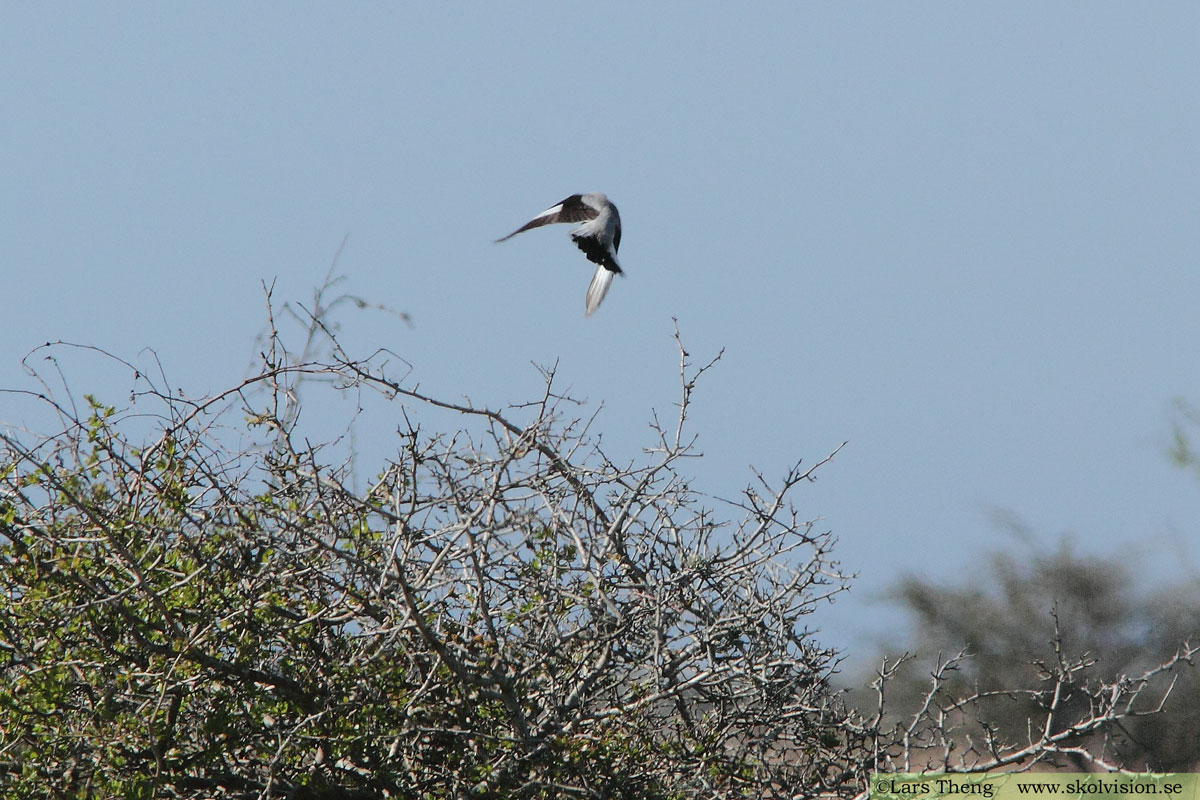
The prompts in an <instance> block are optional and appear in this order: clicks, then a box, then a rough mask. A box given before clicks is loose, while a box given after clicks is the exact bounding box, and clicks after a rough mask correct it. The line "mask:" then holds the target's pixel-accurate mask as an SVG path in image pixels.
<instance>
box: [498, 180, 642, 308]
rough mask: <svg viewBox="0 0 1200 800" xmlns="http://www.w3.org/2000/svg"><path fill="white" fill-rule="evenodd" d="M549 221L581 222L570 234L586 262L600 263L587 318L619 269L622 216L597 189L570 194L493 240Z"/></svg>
mask: <svg viewBox="0 0 1200 800" xmlns="http://www.w3.org/2000/svg"><path fill="white" fill-rule="evenodd" d="M552 222H582V223H583V224H582V225H580V226H579V227H578V228H576V229H575V230H573V231H571V234H570V235H571V238H572V239H573V240H574V241H575V244H576V245H578V246H579V249H580V250H582V251H583V254H584V255H586V256H587V257H588V261H591V262H593V263H595V264H599V266H598V267H596V274H595V275H593V276H592V283H591V285H589V286H588V290H587V316H589V317H590V316H591V315H592V312H593V311H595V310H596V308H597V307H598V306H599V305H600V301H601V300H603V299H604V295H605V294H606V293H607V292H608V285H609V284H610V283H612V279H613V275H616V274H617V273H619V272H620V271H621V267H620V266H618V265H617V249H618V248H619V247H620V246H621V215H620V214H618V213H617V207H616V206H614V205H613V204H612V203H611V202H609V199H608V198H607V197H605V196H604V195H603V194H601V193H600V192H592V193H591V194H573V195H571V196H570V197H568V198H567V199H566V200H563V201H562V202H561V203H559V204H558V205H556V206H554V207H553V208H548V209H546V210H545V211H543V212H542V213H540V214H538V215H537V216H536V217H534V218H533V219H531V220H529V222H526V223H525V224H524V225H522V226H521V227H520V228H517V229H516V230H515V231H513V232H512V233H510V234H509V235H508V236H505V237H504V239H497V240H496V241H497V242H503V241H504V240H505V239H511V238H512V237H514V236H516V235H517V234H518V233H521V232H523V231H527V230H529V229H530V228H540V227H541V226H542V225H549V224H550V223H552Z"/></svg>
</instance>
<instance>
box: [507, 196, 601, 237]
mask: <svg viewBox="0 0 1200 800" xmlns="http://www.w3.org/2000/svg"><path fill="white" fill-rule="evenodd" d="M599 213H600V212H599V211H597V210H596V209H594V208H592V207H591V206H589V205H588V204H586V203H584V202H583V195H578V194H573V195H571V196H570V197H568V198H566V199H565V200H563V201H562V202H561V203H559V204H558V205H556V206H553V207H551V208H547V209H546V210H545V211H543V212H542V213H540V214H538V215H537V216H536V217H534V218H533V219H531V220H529V222H526V223H525V224H524V225H522V226H521V227H519V228H517V229H516V230H515V231H513V232H512V233H510V234H509V235H508V236H505V237H503V238H500V239H497V240H496V241H497V242H503V241H504V240H505V239H511V238H512V237H514V236H516V235H517V234H518V233H524V232H525V231H527V230H529V229H530V228H540V227H541V226H543V225H550V224H553V223H555V222H586V221H587V220H589V219H595V218H596V217H597V216H598V215H599Z"/></svg>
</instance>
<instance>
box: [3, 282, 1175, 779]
mask: <svg viewBox="0 0 1200 800" xmlns="http://www.w3.org/2000/svg"><path fill="white" fill-rule="evenodd" d="M327 285H328V284H327ZM322 297H323V294H322V293H321V292H318V295H317V297H316V300H315V302H314V304H313V309H314V312H313V313H312V314H311V315H310V316H309V317H308V318H307V320H306V323H307V329H306V331H305V335H304V344H303V346H302V347H301V348H300V350H299V355H293V354H292V353H290V352H289V351H288V350H287V348H286V347H285V345H284V340H283V337H282V336H281V335H280V334H279V333H278V331H277V330H276V329H275V325H274V323H273V322H272V324H271V327H270V332H269V333H268V335H267V336H266V337H265V338H264V339H263V341H262V347H261V359H260V361H259V363H258V365H257V368H256V369H255V370H254V371H253V373H252V374H251V376H250V377H248V378H247V379H245V380H244V381H241V382H240V383H238V384H237V385H236V386H233V387H231V388H229V389H227V390H225V391H222V392H219V393H217V394H214V395H211V396H208V397H203V398H189V397H186V396H184V395H183V394H181V393H180V392H178V391H176V390H170V389H168V388H167V386H166V385H165V379H162V378H161V377H160V378H158V379H155V378H152V377H151V376H150V375H148V374H147V372H146V371H145V370H140V369H137V368H135V367H134V366H132V365H129V364H127V363H126V362H123V361H120V360H119V359H114V360H112V361H111V362H110V363H112V364H115V365H117V367H119V368H121V369H128V370H129V376H130V381H131V384H132V386H133V391H132V395H131V400H130V403H129V405H128V406H127V407H125V408H121V409H118V408H117V407H116V406H115V405H112V404H109V403H108V402H105V401H104V400H101V399H99V398H91V397H89V398H86V400H85V401H83V402H82V403H81V404H80V405H79V406H77V405H76V400H77V397H76V396H75V395H74V394H72V393H71V392H70V391H69V390H59V391H58V392H55V391H52V390H51V388H50V382H49V381H46V380H41V376H40V375H39V373H38V372H37V371H36V370H34V369H33V365H35V364H45V363H47V362H46V361H44V360H41V359H40V358H39V359H38V360H35V359H33V358H30V359H27V361H26V363H27V365H29V366H30V368H31V371H32V373H33V376H34V379H35V380H41V382H40V384H35V386H34V388H32V389H27V390H20V391H19V392H18V393H16V394H14V393H9V394H8V395H7V396H8V397H9V398H10V399H11V398H15V397H17V396H22V397H24V398H26V399H33V400H34V401H35V402H36V403H37V404H38V405H39V406H40V407H41V408H43V409H45V410H47V411H48V412H49V413H50V415H51V417H52V418H53V427H52V428H51V429H50V430H49V432H48V433H36V432H27V431H16V430H7V431H5V432H3V433H0V786H2V787H3V788H4V789H5V794H6V796H11V797H36V796H52V797H68V798H92V797H97V798H99V797H104V798H108V797H122V798H214V797H216V798H238V799H239V800H241V799H245V800H249V799H250V798H263V799H264V800H265V799H266V798H383V797H404V798H409V797H420V798H451V797H453V798H460V797H461V798H466V797H510V798H543V797H586V798H607V797H637V798H654V797H662V798H667V797H669V798H714V800H715V798H728V797H741V796H746V797H788V798H795V797H816V796H818V795H820V796H827V797H828V796H837V797H847V798H848V797H855V796H860V795H861V794H862V793H863V792H864V790H865V787H866V779H867V774H868V772H869V771H871V770H872V769H884V770H886V769H894V768H898V767H904V766H907V765H911V764H913V763H914V762H915V760H916V759H921V758H925V759H928V757H929V754H930V753H932V752H935V748H937V747H939V746H941V745H943V744H944V743H945V742H946V741H948V739H947V737H951V736H953V731H954V730H955V729H956V726H958V725H960V724H961V722H962V720H963V719H970V718H972V716H971V715H972V713H973V712H972V709H973V708H974V707H975V706H976V705H978V704H980V703H983V702H986V700H987V698H986V697H981V696H974V697H972V696H971V692H970V691H968V692H967V696H965V697H962V698H960V699H958V700H955V699H953V698H951V697H950V695H949V694H948V691H949V689H950V688H952V687H951V686H950V684H949V683H948V682H947V681H946V680H945V679H944V678H945V674H946V669H947V668H945V667H944V668H943V670H942V672H941V673H940V675H941V677H939V678H938V681H941V682H940V683H937V682H936V681H935V688H936V690H937V691H936V693H935V694H931V696H930V700H929V702H927V703H925V704H924V705H923V706H922V707H920V708H918V709H917V710H915V711H913V712H912V713H911V716H910V718H909V720H908V722H906V723H904V724H902V725H896V724H894V723H893V722H892V719H891V717H889V716H888V708H889V706H888V704H887V703H885V702H884V700H885V698H886V696H887V694H888V687H889V685H890V683H891V679H892V678H894V676H895V672H896V665H895V664H894V663H889V664H885V667H884V669H883V670H881V673H882V674H881V677H880V678H879V680H877V681H876V684H875V685H876V690H877V693H878V698H879V702H878V704H877V710H875V711H873V712H872V713H871V714H869V715H866V716H864V715H860V714H858V713H856V712H854V711H853V710H852V709H850V708H849V707H848V706H847V704H846V703H845V702H844V697H843V696H842V695H841V694H840V693H839V692H837V691H835V690H834V689H833V688H832V687H831V676H832V674H833V672H834V671H835V669H836V667H837V664H838V656H837V654H836V653H834V652H833V651H832V650H830V649H828V648H825V647H822V646H820V644H819V643H818V642H816V641H815V639H814V637H813V636H812V634H811V633H810V631H809V630H808V629H807V628H806V627H805V626H804V621H805V618H806V615H807V614H808V613H809V612H810V611H811V610H812V609H813V608H814V607H815V606H816V605H817V604H818V603H821V602H826V601H828V600H829V599H830V598H831V597H833V596H834V595H836V594H837V593H838V592H840V591H843V590H844V589H845V587H846V578H845V576H844V575H843V574H842V573H841V572H840V570H839V568H838V565H837V563H836V561H834V560H833V559H832V548H833V543H834V542H833V539H832V537H831V535H830V534H829V533H828V532H822V531H820V530H818V529H815V528H814V526H813V524H812V523H810V522H808V521H806V518H804V517H802V516H801V515H800V514H799V513H798V512H797V511H796V510H795V508H794V507H793V506H792V503H791V497H792V495H793V493H794V491H795V490H796V489H797V487H800V486H802V485H804V484H805V483H806V482H807V481H809V480H812V479H813V478H814V477H815V475H816V471H817V470H818V469H819V468H820V467H821V466H822V465H823V464H824V463H825V462H826V461H828V458H826V459H825V460H823V461H820V462H818V463H816V464H814V465H812V466H802V465H799V464H798V465H796V466H795V467H794V468H793V469H790V470H788V471H787V472H786V474H784V475H783V476H782V478H781V479H779V480H778V481H775V482H771V481H769V480H767V479H766V478H764V477H763V476H761V475H754V476H753V477H754V482H753V483H752V484H751V485H750V486H748V487H746V488H745V489H744V490H743V491H742V492H741V493H740V495H737V499H736V500H733V501H715V502H714V503H713V505H712V506H710V505H708V504H706V503H705V501H704V500H703V498H702V497H701V496H700V495H698V494H697V493H696V492H694V491H693V490H692V488H691V487H690V484H689V480H688V478H687V476H686V475H685V474H684V473H683V472H682V471H681V468H682V466H683V465H684V464H685V463H686V459H688V458H692V457H696V456H697V455H698V454H697V453H696V452H695V451H694V449H693V439H692V437H691V435H690V434H689V433H687V432H686V431H687V417H688V412H689V409H690V403H691V396H692V392H693V390H694V389H695V386H696V383H697V380H698V379H699V377H700V376H701V375H702V374H703V373H705V371H706V370H707V369H708V368H709V367H710V366H711V365H712V363H711V362H710V363H709V364H707V365H705V366H703V367H700V368H695V367H693V366H692V365H691V362H690V358H689V356H688V354H687V352H686V351H685V350H684V348H683V346H682V344H681V343H679V353H680V370H679V378H680V392H681V394H680V397H679V401H678V409H677V415H675V417H674V419H672V420H671V421H670V422H669V423H667V422H662V421H660V420H658V419H657V418H655V419H653V420H652V424H651V426H650V429H649V431H650V441H649V443H648V445H647V447H646V449H645V450H644V451H643V454H642V455H641V456H639V457H637V458H633V459H628V460H622V459H615V458H613V457H612V454H611V453H609V452H606V451H605V450H604V448H603V447H602V446H601V443H600V438H599V436H596V435H593V434H592V432H591V430H590V425H591V421H589V420H585V419H580V418H577V417H574V416H572V415H571V412H573V411H574V410H575V409H576V407H577V406H576V404H575V403H574V401H572V400H570V399H569V398H568V397H566V396H563V395H561V394H559V393H558V391H557V388H556V384H555V376H554V371H553V370H546V371H545V374H544V377H545V386H544V388H543V390H542V391H541V392H540V394H539V395H538V396H537V397H536V398H535V399H534V400H532V401H531V402H529V403H525V404H520V405H515V406H510V407H506V408H501V409H496V408H491V407H486V406H480V405H475V404H473V403H471V402H469V401H466V400H461V401H447V400H443V399H439V398H435V397H433V396H430V395H428V394H426V393H423V392H421V391H420V390H418V389H417V388H416V387H415V386H412V385H410V384H409V383H407V382H406V381H405V379H404V378H403V377H394V376H393V375H391V374H390V372H389V370H388V365H389V364H396V363H402V359H398V358H396V357H395V356H392V355H390V354H388V353H384V352H379V353H376V354H374V355H373V356H371V357H369V358H366V359H355V358H351V357H350V356H349V355H347V354H346V353H345V352H344V351H343V350H342V349H341V347H340V346H339V345H338V342H337V339H336V337H335V335H334V331H333V330H332V329H331V327H330V326H329V325H328V323H327V319H326V316H325V314H323V313H322V312H321V309H322V308H329V307H332V306H333V305H334V304H335V303H334V302H333V301H331V302H329V303H325V302H323V300H322ZM268 306H269V307H270V303H268ZM293 310H295V309H293ZM273 318H274V316H272V319H273ZM676 340H677V343H678V335H676ZM317 343H319V346H318V345H317ZM69 347H71V346H70V345H57V346H47V348H41V349H39V351H38V352H37V355H38V356H43V355H47V354H53V353H54V352H57V351H61V350H62V349H64V348H69ZM89 351H90V352H98V351H94V350H91V349H89ZM100 357H102V358H105V357H106V356H103V355H101V356H100ZM49 363H51V364H53V362H49ZM52 368H53V367H52ZM60 377H61V376H60ZM56 381H57V378H56ZM301 388H304V390H305V393H304V394H305V398H306V399H305V402H306V403H309V404H311V403H313V402H315V401H314V399H313V398H314V397H316V398H319V399H324V398H326V397H328V395H321V394H310V390H311V391H312V392H317V391H323V392H334V393H343V394H345V393H350V394H351V399H352V400H353V401H354V403H355V408H357V409H362V408H366V407H368V406H371V405H372V403H375V404H376V405H381V406H382V411H383V418H384V419H385V420H386V422H383V423H379V422H378V421H376V420H375V419H374V418H371V419H370V420H368V418H367V417H356V419H357V422H355V420H354V419H352V420H350V421H349V423H348V425H347V430H350V431H352V432H353V433H354V436H352V437H341V438H340V439H339V438H337V437H335V439H334V440H331V441H320V442H313V441H310V437H307V436H306V435H305V433H304V431H303V429H302V427H301V420H302V418H303V415H302V414H301V413H300V412H301V408H302V405H303V404H302V403H301V402H300V397H301ZM372 398H374V400H372ZM356 413H357V412H356ZM447 420H449V423H447V422H446V421H447ZM367 427H370V428H371V433H370V436H371V438H372V440H373V441H376V442H378V441H388V440H390V441H391V443H392V444H391V447H390V450H391V452H392V455H391V457H390V458H388V459H386V461H384V462H383V463H381V464H380V465H379V467H378V469H377V470H376V471H375V472H374V473H373V477H372V478H371V479H370V480H367V481H362V482H363V483H365V486H364V487H363V488H355V485H356V483H357V482H359V481H360V480H361V475H356V474H355V472H354V470H352V469H351V466H350V465H351V463H354V462H352V459H353V457H354V455H355V454H354V452H353V448H351V449H350V451H349V452H348V451H347V449H346V443H347V442H348V441H349V442H353V441H361V436H363V435H364V434H363V429H365V428H367ZM356 437H357V438H356ZM339 454H340V455H339ZM830 457H832V456H830ZM1060 655H1061V656H1062V657H1061V658H1060V660H1058V661H1056V662H1054V663H1050V664H1047V665H1046V666H1045V677H1044V680H1040V681H1034V686H1035V688H1034V689H1033V690H1032V691H1033V692H1035V693H1041V695H1046V696H1047V697H1049V695H1048V694H1047V693H1051V694H1055V695H1058V694H1062V693H1064V692H1070V693H1071V700H1072V702H1076V699H1077V698H1087V699H1088V701H1089V702H1090V703H1091V706H1090V707H1089V708H1090V710H1089V711H1083V712H1080V713H1074V712H1073V714H1072V716H1070V717H1069V718H1064V717H1061V716H1055V715H1056V714H1057V709H1058V707H1059V706H1058V705H1057V704H1056V703H1057V701H1051V700H1049V699H1040V700H1038V703H1040V704H1041V705H1040V706H1038V707H1039V708H1041V707H1045V708H1049V709H1050V718H1049V719H1048V721H1046V722H1045V725H1044V733H1042V734H1041V735H1037V736H1032V737H1030V741H1029V742H1028V743H1026V742H1022V741H1020V740H1019V739H1018V740H1010V741H1001V740H1000V739H999V738H997V737H989V738H988V739H986V745H987V748H988V750H987V752H988V754H989V758H990V759H991V760H990V761H989V760H988V759H970V758H958V757H957V756H956V757H955V758H953V759H952V758H951V757H950V756H951V754H950V751H949V750H948V749H947V751H946V755H945V758H944V761H945V766H946V767H948V768H951V769H967V770H970V769H982V768H986V767H987V766H989V765H995V764H999V765H1001V766H1003V765H1005V764H1012V763H1018V762H1020V761H1021V760H1022V759H1024V760H1031V759H1032V760H1036V759H1039V758H1046V757H1049V756H1050V755H1053V754H1055V753H1060V752H1063V750H1064V748H1066V747H1068V745H1069V743H1070V742H1072V741H1073V739H1072V736H1073V735H1074V734H1073V730H1074V729H1073V728H1072V727H1071V726H1083V728H1086V730H1088V731H1092V730H1101V729H1107V728H1108V727H1111V726H1112V725H1113V724H1118V723H1120V722H1121V720H1122V719H1123V718H1125V717H1128V716H1129V713H1130V704H1132V703H1134V701H1135V700H1137V698H1138V697H1139V695H1140V693H1141V692H1142V690H1143V689H1145V688H1146V686H1147V685H1149V683H1150V682H1151V681H1152V680H1153V677H1154V674H1156V673H1155V672H1154V670H1150V672H1149V674H1142V675H1139V674H1133V675H1132V677H1131V676H1130V675H1124V674H1122V675H1120V676H1119V677H1116V678H1113V679H1112V680H1109V681H1107V682H1106V681H1095V682H1088V683H1087V684H1086V685H1084V683H1082V682H1081V681H1080V680H1079V676H1080V670H1081V669H1082V667H1080V666H1079V663H1080V662H1077V661H1072V660H1070V659H1068V657H1067V656H1066V655H1065V653H1060ZM1186 655H1190V651H1189V652H1188V653H1185V654H1184V656H1183V657H1186ZM955 663H957V662H955ZM1167 666H1168V667H1169V666H1171V665H1170V664H1168V665H1167ZM1166 668H1167V667H1163V669H1166ZM1003 691H1011V692H1013V693H1018V692H1020V691H1022V690H1021V689H1020V688H1019V687H1018V686H1015V685H1014V686H1006V687H1004V688H1003ZM1041 695H1039V697H1041ZM1064 702H1065V701H1064ZM1072 708H1076V706H1072ZM1038 719H1039V721H1038V724H1039V725H1042V722H1041V721H1040V718H1038ZM1064 725H1066V726H1068V727H1067V728H1064V727H1063V726H1064ZM1083 728H1081V729H1083Z"/></svg>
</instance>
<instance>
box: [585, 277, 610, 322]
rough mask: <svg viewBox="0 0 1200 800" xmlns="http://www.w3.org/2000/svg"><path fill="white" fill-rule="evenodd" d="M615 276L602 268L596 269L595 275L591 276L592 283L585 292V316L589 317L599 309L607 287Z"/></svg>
mask: <svg viewBox="0 0 1200 800" xmlns="http://www.w3.org/2000/svg"><path fill="white" fill-rule="evenodd" d="M616 274H617V273H615V272H610V271H609V270H607V269H605V268H604V267H596V274H595V275H593V276H592V282H591V283H590V284H588V291H587V315H588V316H589V317H590V316H591V315H592V312H593V311H595V310H596V309H597V308H599V306H600V301H601V300H603V299H604V295H606V294H608V286H609V284H611V283H612V279H613V275H616Z"/></svg>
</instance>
